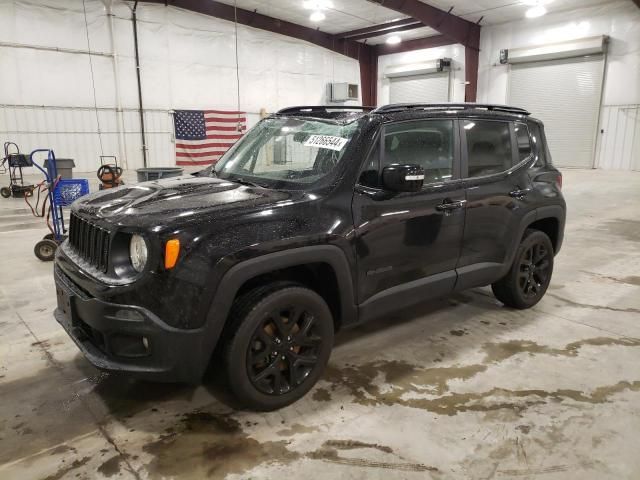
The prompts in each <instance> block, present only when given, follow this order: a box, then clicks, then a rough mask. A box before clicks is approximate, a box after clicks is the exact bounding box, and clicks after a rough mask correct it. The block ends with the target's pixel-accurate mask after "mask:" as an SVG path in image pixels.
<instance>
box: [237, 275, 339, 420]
mask: <svg viewBox="0 0 640 480" xmlns="http://www.w3.org/2000/svg"><path fill="white" fill-rule="evenodd" d="M231 322H232V324H231V330H232V332H233V333H232V334H231V336H230V338H229V340H228V342H227V344H226V355H225V361H226V370H227V376H228V381H229V386H230V387H231V390H232V391H233V393H234V394H235V396H236V397H237V398H238V400H239V401H240V402H241V403H243V404H244V405H245V406H246V407H248V408H251V409H255V410H262V411H268V410H275V409H278V408H282V407H284V406H286V405H289V404H291V403H293V402H295V401H296V400H298V399H299V398H301V397H302V396H304V395H305V394H306V393H307V392H308V391H309V390H310V389H311V387H313V385H314V384H315V383H316V382H317V380H318V379H319V378H320V375H321V374H322V372H323V370H324V367H325V366H326V364H327V361H328V360H329V355H330V354H331V348H332V347H333V318H332V316H331V311H330V310H329V307H328V306H327V304H326V302H325V301H324V300H323V298H322V297H321V296H320V295H318V294H317V293H315V292H314V291H312V290H309V289H307V288H304V287H302V286H299V285H297V284H292V283H285V282H280V283H276V284H273V285H268V286H265V287H258V288H256V289H254V290H252V291H250V292H249V293H247V294H246V295H243V296H242V297H240V298H239V299H238V300H236V302H235V303H234V306H233V308H232V312H231Z"/></svg>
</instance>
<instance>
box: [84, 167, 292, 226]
mask: <svg viewBox="0 0 640 480" xmlns="http://www.w3.org/2000/svg"><path fill="white" fill-rule="evenodd" d="M303 196H304V194H303V193H302V192H287V191H280V190H270V189H266V188H260V187H249V186H244V185H241V184H239V183H235V182H230V181H227V180H222V179H219V178H210V177H194V176H185V177H175V178H169V179H166V180H157V181H152V182H144V183H139V184H136V185H124V186H121V187H118V188H115V189H109V190H102V191H100V192H98V193H94V194H91V195H87V196H85V197H81V198H80V199H78V200H77V201H76V202H75V203H74V204H73V208H74V210H75V211H77V212H80V213H81V214H87V215H91V216H93V217H97V218H100V219H104V220H108V221H109V222H110V223H116V224H119V225H122V226H147V225H154V226H155V225H158V224H161V225H165V226H169V225H173V224H175V223H187V222H188V221H189V220H191V219H193V220H195V219H196V218H197V219H203V217H206V218H208V217H210V216H212V215H213V216H215V217H221V216H229V215H234V216H235V215H238V214H241V213H243V211H253V210H255V209H259V208H263V207H266V206H271V205H274V204H278V203H284V204H289V203H291V202H292V201H294V200H296V199H299V198H301V197H303Z"/></svg>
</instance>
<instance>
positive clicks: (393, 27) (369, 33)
mask: <svg viewBox="0 0 640 480" xmlns="http://www.w3.org/2000/svg"><path fill="white" fill-rule="evenodd" d="M639 1H640V0H639ZM411 25H418V26H419V27H424V25H422V24H421V23H420V22H419V21H418V20H416V19H415V18H403V19H402V20H395V21H393V22H387V23H381V24H380V25H373V26H371V27H365V28H358V29H356V30H350V31H348V32H342V33H337V34H336V37H338V38H351V39H352V40H354V39H355V37H359V38H370V37H375V36H378V35H383V34H385V33H389V32H397V31H398V29H399V28H402V27H408V26H411ZM419 27H415V28H419Z"/></svg>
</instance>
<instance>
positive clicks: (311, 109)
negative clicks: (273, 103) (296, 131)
mask: <svg viewBox="0 0 640 480" xmlns="http://www.w3.org/2000/svg"><path fill="white" fill-rule="evenodd" d="M374 108H375V107H363V106H360V105H306V106H299V107H287V108H283V109H282V110H278V111H277V112H276V115H285V114H291V113H319V112H322V113H330V112H331V111H332V110H345V111H348V110H362V111H363V112H369V111H371V110H373V109H374Z"/></svg>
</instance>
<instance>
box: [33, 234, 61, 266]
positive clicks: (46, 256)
mask: <svg viewBox="0 0 640 480" xmlns="http://www.w3.org/2000/svg"><path fill="white" fill-rule="evenodd" d="M57 249H58V244H57V243H56V242H55V241H54V240H50V239H45V240H40V241H39V242H38V243H36V246H35V247H34V249H33V253H35V254H36V257H38V258H39V259H40V260H42V261H43V262H50V261H51V260H53V258H54V257H55V256H56V250H57Z"/></svg>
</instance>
